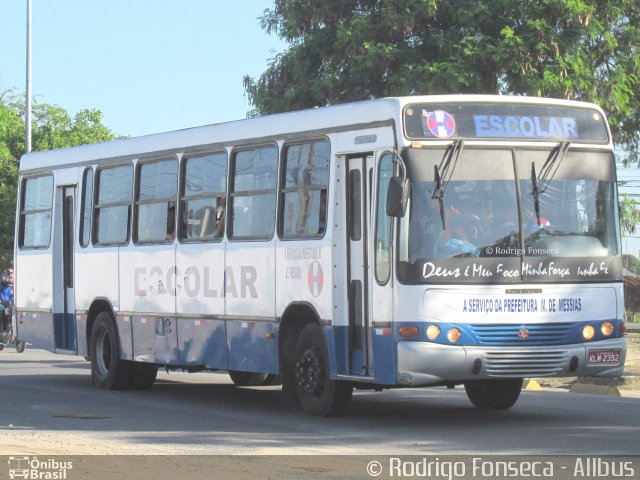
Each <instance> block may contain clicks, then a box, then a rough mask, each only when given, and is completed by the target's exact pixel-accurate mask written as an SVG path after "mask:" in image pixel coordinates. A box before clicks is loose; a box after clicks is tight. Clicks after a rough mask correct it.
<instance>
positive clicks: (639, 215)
mask: <svg viewBox="0 0 640 480" xmlns="http://www.w3.org/2000/svg"><path fill="white" fill-rule="evenodd" d="M619 212H620V215H619V216H620V230H621V231H622V235H625V234H631V233H634V232H635V231H636V225H638V224H639V223H640V210H639V209H638V202H637V201H636V200H635V199H633V198H631V197H630V196H628V195H622V196H621V199H620V205H619Z"/></svg>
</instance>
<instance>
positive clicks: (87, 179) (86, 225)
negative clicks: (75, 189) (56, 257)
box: [80, 167, 93, 247]
mask: <svg viewBox="0 0 640 480" xmlns="http://www.w3.org/2000/svg"><path fill="white" fill-rule="evenodd" d="M80 208H81V209H82V214H81V216H80V245H81V246H83V247H86V246H87V245H89V242H90V241H91V210H92V209H93V169H92V168H91V167H89V168H87V169H86V170H85V171H84V174H83V175H82V205H81V207H80Z"/></svg>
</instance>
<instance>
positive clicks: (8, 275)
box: [0, 267, 13, 333]
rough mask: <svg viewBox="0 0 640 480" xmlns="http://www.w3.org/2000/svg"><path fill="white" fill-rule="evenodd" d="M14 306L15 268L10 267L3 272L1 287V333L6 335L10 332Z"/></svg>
mask: <svg viewBox="0 0 640 480" xmlns="http://www.w3.org/2000/svg"><path fill="white" fill-rule="evenodd" d="M12 306H13V267H9V268H6V269H5V270H4V271H3V272H2V284H1V286H0V333H5V332H7V331H8V330H9V322H10V321H11V308H12Z"/></svg>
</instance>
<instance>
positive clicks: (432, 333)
mask: <svg viewBox="0 0 640 480" xmlns="http://www.w3.org/2000/svg"><path fill="white" fill-rule="evenodd" d="M439 336H440V327H439V326H437V325H429V327H428V328H427V338H428V339H429V340H433V339H436V338H438V337H439Z"/></svg>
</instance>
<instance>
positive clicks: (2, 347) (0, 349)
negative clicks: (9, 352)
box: [0, 343, 4, 352]
mask: <svg viewBox="0 0 640 480" xmlns="http://www.w3.org/2000/svg"><path fill="white" fill-rule="evenodd" d="M2 350H4V343H0V352H1V351H2Z"/></svg>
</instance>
